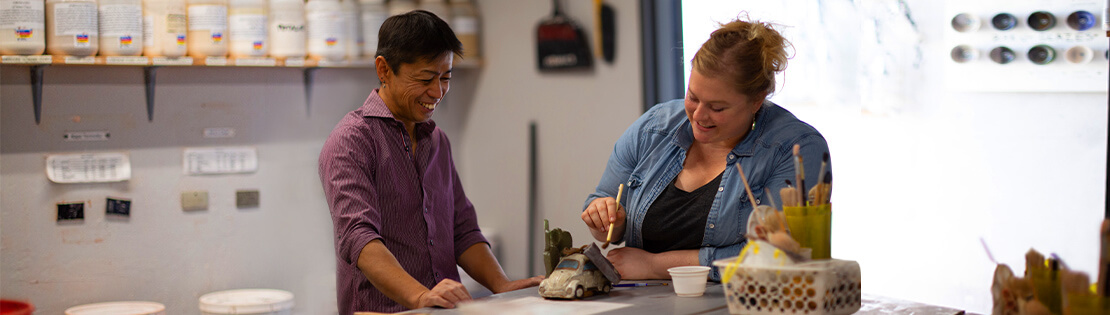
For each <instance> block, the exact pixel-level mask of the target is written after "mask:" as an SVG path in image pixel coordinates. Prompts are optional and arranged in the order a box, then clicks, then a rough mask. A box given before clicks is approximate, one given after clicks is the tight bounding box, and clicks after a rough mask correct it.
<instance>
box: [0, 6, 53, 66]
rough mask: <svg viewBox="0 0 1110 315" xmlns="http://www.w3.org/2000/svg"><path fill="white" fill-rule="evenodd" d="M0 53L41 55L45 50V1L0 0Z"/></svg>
mask: <svg viewBox="0 0 1110 315" xmlns="http://www.w3.org/2000/svg"><path fill="white" fill-rule="evenodd" d="M0 16H3V17H4V19H3V20H2V21H0V54H4V55H41V54H42V52H43V51H45V50H46V1H44V0H0Z"/></svg>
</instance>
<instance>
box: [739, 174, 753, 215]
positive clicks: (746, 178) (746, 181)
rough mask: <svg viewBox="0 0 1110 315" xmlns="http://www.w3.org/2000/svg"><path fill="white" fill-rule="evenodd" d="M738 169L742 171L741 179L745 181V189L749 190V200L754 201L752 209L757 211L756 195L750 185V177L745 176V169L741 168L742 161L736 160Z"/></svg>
mask: <svg viewBox="0 0 1110 315" xmlns="http://www.w3.org/2000/svg"><path fill="white" fill-rule="evenodd" d="M736 171H737V172H740V180H741V181H742V182H744V191H746V192H748V201H750V202H751V203H752V211H755V207H756V204H755V195H754V194H752V187H751V186H748V177H747V176H744V169H742V168H740V162H736Z"/></svg>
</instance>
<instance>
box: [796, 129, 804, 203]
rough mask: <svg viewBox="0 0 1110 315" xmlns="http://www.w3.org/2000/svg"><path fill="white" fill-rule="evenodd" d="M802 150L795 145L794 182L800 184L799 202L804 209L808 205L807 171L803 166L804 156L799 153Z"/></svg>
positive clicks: (799, 146)
mask: <svg viewBox="0 0 1110 315" xmlns="http://www.w3.org/2000/svg"><path fill="white" fill-rule="evenodd" d="M801 149H802V146H801V145H799V144H794V180H795V181H796V182H797V183H798V187H797V189H798V202H799V204H800V205H801V206H802V207H805V205H806V196H805V193H806V182H805V180H806V171H805V168H803V166H802V155H801V154H800V153H798V151H800V150H801Z"/></svg>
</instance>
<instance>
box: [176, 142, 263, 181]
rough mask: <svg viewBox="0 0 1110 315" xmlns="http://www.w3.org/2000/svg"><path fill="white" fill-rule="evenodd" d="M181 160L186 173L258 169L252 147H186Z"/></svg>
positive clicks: (221, 172) (201, 173) (256, 158)
mask: <svg viewBox="0 0 1110 315" xmlns="http://www.w3.org/2000/svg"><path fill="white" fill-rule="evenodd" d="M182 161H183V162H184V165H182V167H183V168H184V171H185V174H186V175H210V174H235V173H254V172H256V171H258V151H257V150H255V148H253V147H212V148H186V149H185V158H184V159H182Z"/></svg>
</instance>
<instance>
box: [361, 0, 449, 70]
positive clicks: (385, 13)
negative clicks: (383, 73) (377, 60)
mask: <svg viewBox="0 0 1110 315" xmlns="http://www.w3.org/2000/svg"><path fill="white" fill-rule="evenodd" d="M359 6H360V7H361V9H362V14H361V17H360V20H359V22H360V23H361V26H362V55H363V56H367V57H371V58H373V57H374V55H375V54H376V53H377V51H378V31H379V30H381V28H382V23H383V22H385V19H386V18H388V17H389V7H387V6H386V5H385V0H361V1H360V2H359ZM456 35H458V34H457V33H456ZM460 40H461V39H460Z"/></svg>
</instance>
